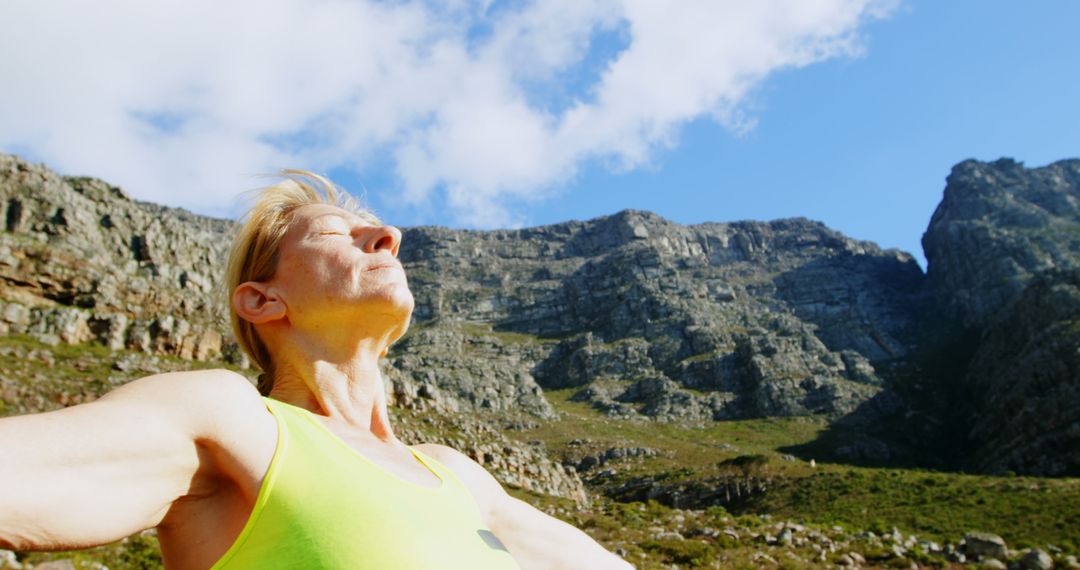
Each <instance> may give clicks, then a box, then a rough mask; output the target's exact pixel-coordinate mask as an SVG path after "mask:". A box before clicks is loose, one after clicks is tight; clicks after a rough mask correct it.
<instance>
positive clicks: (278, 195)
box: [225, 170, 382, 396]
mask: <svg viewBox="0 0 1080 570" xmlns="http://www.w3.org/2000/svg"><path fill="white" fill-rule="evenodd" d="M281 176H282V177H283V178H284V180H282V181H281V182H279V183H277V184H274V185H273V186H270V187H267V188H263V189H260V190H256V191H254V199H253V200H252V202H253V204H252V206H251V209H249V210H248V212H247V214H246V215H245V216H244V217H243V218H241V222H240V226H239V229H238V231H237V233H236V237H235V238H234V239H233V243H232V249H231V250H230V252H229V262H228V265H227V266H226V269H225V291H226V295H227V298H226V304H227V306H228V307H229V316H230V320H231V321H232V329H233V333H234V334H235V335H236V340H237V342H239V343H240V347H241V348H242V349H244V352H245V353H247V355H248V356H249V357H250V358H251V360H252V361H253V362H254V363H255V365H256V366H258V367H259V368H260V369H261V370H262V374H260V375H259V392H260V393H261V394H262V395H264V396H265V395H268V394H269V393H270V390H271V389H272V388H273V387H274V359H273V356H272V355H271V354H270V351H269V349H267V347H266V344H265V343H264V342H263V341H262V339H261V338H259V335H258V333H257V332H256V331H255V325H253V324H252V323H251V322H250V321H247V320H244V319H242V318H240V316H239V315H237V314H236V310H235V309H234V308H233V306H232V294H233V292H234V291H236V288H237V287H238V286H240V284H241V283H245V282H247V281H268V280H269V279H271V278H272V277H273V276H274V272H275V271H276V270H277V263H278V250H279V249H280V248H281V241H282V240H283V239H284V238H285V234H287V233H288V232H289V227H290V226H291V225H292V221H293V212H294V211H295V210H296V209H297V208H299V207H301V206H307V205H310V204H328V205H331V206H337V207H339V208H341V209H343V210H346V211H349V212H352V213H354V214H356V215H358V216H360V217H361V218H363V219H364V220H366V221H368V222H370V223H372V224H377V225H380V224H381V223H382V222H380V221H379V219H378V218H377V217H376V216H375V214H373V213H372V212H371V211H369V210H367V209H365V208H363V207H361V206H360V204H359V203H358V202H357V201H356V200H355V199H354V198H353V197H352V196H351V195H349V193H348V192H346V191H344V190H342V189H341V188H338V187H337V186H335V185H334V183H333V182H331V181H329V180H327V179H326V178H324V177H322V176H319V175H318V174H314V173H311V172H308V171H306V170H283V171H281Z"/></svg>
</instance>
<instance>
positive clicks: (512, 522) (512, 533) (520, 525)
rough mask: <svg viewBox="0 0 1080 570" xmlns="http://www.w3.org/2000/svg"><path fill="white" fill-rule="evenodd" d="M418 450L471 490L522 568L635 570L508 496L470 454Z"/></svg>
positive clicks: (432, 448)
mask: <svg viewBox="0 0 1080 570" xmlns="http://www.w3.org/2000/svg"><path fill="white" fill-rule="evenodd" d="M417 447H418V448H420V449H421V450H422V451H424V452H425V453H427V454H428V455H431V456H433V457H435V458H436V459H438V460H439V461H440V462H442V463H443V465H446V467H448V468H449V469H450V470H452V471H453V472H454V474H455V475H457V476H458V478H459V479H461V481H462V482H463V483H464V484H465V486H466V487H468V488H469V491H470V492H471V493H472V495H473V498H475V499H476V502H477V504H478V505H479V506H480V511H481V513H482V514H483V515H484V519H485V522H486V523H487V525H488V527H490V528H491V531H492V532H493V533H495V535H496V536H498V537H499V540H501V541H502V542H503V544H505V545H506V548H507V550H509V551H510V553H511V554H512V555H513V556H514V559H515V560H517V562H518V564H520V565H521V567H522V568H523V569H525V570H529V569H533V568H552V569H556V568H560V569H568V568H590V569H593V568H596V569H607V568H610V569H619V570H622V569H627V568H633V566H631V565H630V564H629V563H628V562H626V561H625V560H623V559H621V558H619V557H618V556H615V555H614V554H612V553H611V552H608V551H607V550H605V549H604V547H602V546H600V545H599V544H598V543H597V542H596V541H595V540H593V539H592V537H590V536H589V535H587V534H585V533H584V532H582V531H581V530H580V529H578V528H576V527H574V526H572V525H569V524H567V523H565V522H563V521H561V520H559V519H556V518H554V517H551V516H548V515H547V514H546V513H544V512H542V511H539V510H537V509H536V508H534V507H533V506H532V505H530V504H528V503H526V502H523V501H520V500H518V499H515V498H514V497H511V496H510V495H508V494H507V493H506V491H505V490H504V489H503V488H502V485H500V484H499V482H498V481H496V480H495V478H494V477H492V476H491V474H490V473H488V472H487V470H485V469H484V468H483V467H481V466H480V465H479V464H477V463H476V462H475V461H473V460H472V459H470V458H469V457H467V456H466V455H464V454H462V453H460V452H458V451H455V450H453V449H451V448H449V447H446V446H442V445H432V444H426V445H421V446H417Z"/></svg>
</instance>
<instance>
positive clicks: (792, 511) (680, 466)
mask: <svg viewBox="0 0 1080 570" xmlns="http://www.w3.org/2000/svg"><path fill="white" fill-rule="evenodd" d="M546 394H547V396H548V399H549V400H550V401H551V402H552V404H553V405H554V406H555V408H556V409H557V410H558V412H559V413H560V415H561V419H560V420H559V421H557V422H550V423H546V424H544V425H542V426H541V427H538V428H536V429H533V430H529V431H526V432H524V433H522V434H521V436H522V439H538V440H540V441H543V442H544V443H545V444H546V445H547V446H548V448H549V449H550V450H552V451H553V452H554V453H555V455H556V456H559V455H565V456H574V454H575V453H576V452H577V448H579V447H581V443H580V442H576V443H575V442H574V440H582V439H586V440H590V441H591V443H590V444H589V446H590V447H593V448H596V449H602V448H606V447H617V446H645V447H652V448H655V449H658V450H662V451H663V452H664V454H663V455H662V456H660V457H655V458H647V459H639V460H633V461H631V462H628V463H623V464H619V465H613V467H614V468H615V469H616V470H617V471H621V475H622V476H623V477H631V476H641V475H648V474H658V473H669V472H673V471H678V472H680V473H681V476H680V478H683V479H685V478H697V477H700V478H703V477H708V476H710V475H717V474H719V473H720V472H721V471H722V469H723V468H722V467H720V466H719V463H720V462H722V461H724V460H727V459H732V458H734V457H736V456H739V455H747V454H764V455H766V456H769V457H770V458H771V460H770V461H769V462H768V463H766V464H765V465H764V466H762V467H761V469H760V472H759V474H760V475H761V476H766V477H772V478H773V481H774V482H773V484H772V488H771V490H770V491H769V492H768V493H766V494H764V495H761V496H758V497H755V498H754V499H752V500H751V501H750V502H748V503H747V504H745V505H740V506H739V509H738V510H739V511H740V512H753V513H769V514H772V515H775V516H780V517H784V518H788V519H793V520H802V521H807V522H813V523H816V524H820V525H826V526H831V525H842V526H844V527H847V528H851V529H869V530H877V531H879V532H880V531H882V530H888V529H891V528H892V527H893V526H895V527H897V528H899V529H900V530H901V531H902V532H905V533H916V534H918V535H919V536H924V537H927V538H932V539H935V540H953V541H955V540H958V539H960V538H962V537H963V535H964V533H965V532H967V531H970V530H983V531H987V532H993V533H996V534H1000V535H1001V536H1002V537H1004V538H1005V539H1006V540H1007V541H1008V542H1009V543H1010V544H1015V545H1040V544H1054V545H1057V546H1059V547H1062V548H1065V549H1066V550H1069V551H1073V552H1075V551H1076V550H1077V548H1078V547H1080V479H1075V478H1062V479H1042V478H1032V477H991V476H983V475H967V474H960V473H943V472H930V471H925V470H918V469H883V468H867V467H855V466H848V465H838V464H822V463H818V464H817V467H816V468H811V467H810V465H809V463H808V462H804V461H801V460H794V461H791V460H784V459H782V458H781V457H782V454H781V453H780V452H779V451H778V450H779V449H781V448H788V447H792V446H796V445H800V444H805V443H807V442H810V441H812V440H813V439H814V438H815V437H817V435H818V434H819V433H820V432H822V431H823V430H824V429H825V427H826V423H825V421H824V420H823V419H821V418H813V417H811V418H784V419H766V420H749V421H732V422H715V423H711V424H706V425H704V426H702V427H699V426H685V425H683V426H680V425H676V424H665V423H658V422H651V421H641V422H632V421H620V420H613V419H609V418H606V417H604V416H603V414H601V413H600V412H598V411H596V410H594V409H592V408H591V407H590V406H589V405H588V404H586V403H581V402H574V401H571V400H570V397H571V396H572V394H573V390H560V391H554V392H547V393H546ZM725 445H732V446H735V448H737V449H727V448H725V447H724V446H725Z"/></svg>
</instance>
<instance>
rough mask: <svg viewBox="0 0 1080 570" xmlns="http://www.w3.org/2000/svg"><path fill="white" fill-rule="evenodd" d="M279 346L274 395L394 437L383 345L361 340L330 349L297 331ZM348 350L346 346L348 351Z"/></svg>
mask: <svg viewBox="0 0 1080 570" xmlns="http://www.w3.org/2000/svg"><path fill="white" fill-rule="evenodd" d="M289 336H290V337H292V338H290V339H286V340H285V342H278V343H275V345H276V346H277V347H285V348H279V349H278V350H277V351H275V354H274V360H275V362H276V364H275V371H274V388H273V389H272V390H271V391H270V397H272V398H274V399H276V400H280V401H282V402H286V403H289V404H292V405H294V406H297V407H300V408H304V409H306V410H308V411H310V412H313V413H315V414H319V415H322V416H326V417H328V418H330V419H333V420H335V421H338V422H341V423H344V424H346V425H348V426H349V427H352V428H357V429H363V430H366V431H370V432H371V433H372V434H373V435H375V436H376V437H378V438H380V439H383V440H392V439H394V433H393V430H392V429H391V426H390V418H389V415H388V414H387V410H386V390H385V387H384V384H383V378H382V374H381V373H380V372H379V357H380V355H381V354H382V353H383V352H384V350H385V349H384V345H383V344H380V342H378V341H374V340H371V341H364V340H361V341H358V342H353V343H351V345H344V346H343V345H337V346H329V345H327V344H325V343H324V342H316V341H314V340H313V339H312V338H303V337H302V336H301V335H298V334H296V333H295V331H293V334H290V335H289ZM346 346H347V347H346Z"/></svg>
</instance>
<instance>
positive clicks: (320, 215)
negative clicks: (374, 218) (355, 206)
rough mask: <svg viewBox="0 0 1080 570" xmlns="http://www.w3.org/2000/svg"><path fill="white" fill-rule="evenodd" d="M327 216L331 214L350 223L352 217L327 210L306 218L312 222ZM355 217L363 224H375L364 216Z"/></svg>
mask: <svg viewBox="0 0 1080 570" xmlns="http://www.w3.org/2000/svg"><path fill="white" fill-rule="evenodd" d="M327 216H333V217H335V218H337V219H339V220H341V221H343V222H345V223H346V224H351V223H352V218H350V217H348V216H346V215H345V214H339V213H337V212H327V213H325V214H319V215H318V216H315V217H314V218H311V219H310V220H308V223H314V222H316V221H318V220H320V219H322V218H325V217H327ZM354 216H355V215H354ZM355 218H356V219H358V220H360V221H361V222H364V223H365V224H368V225H369V226H374V225H376V224H373V223H371V222H370V221H369V220H365V219H364V218H362V217H360V216H355Z"/></svg>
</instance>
